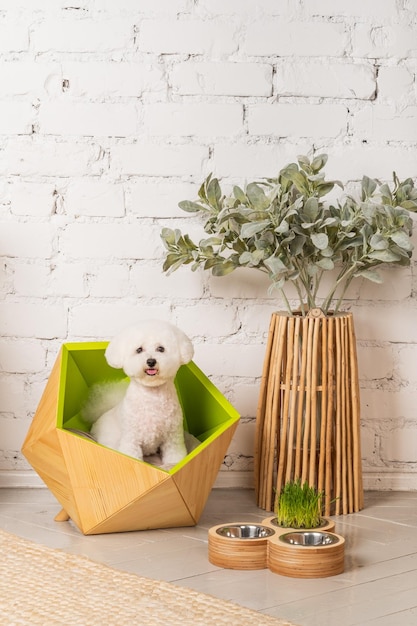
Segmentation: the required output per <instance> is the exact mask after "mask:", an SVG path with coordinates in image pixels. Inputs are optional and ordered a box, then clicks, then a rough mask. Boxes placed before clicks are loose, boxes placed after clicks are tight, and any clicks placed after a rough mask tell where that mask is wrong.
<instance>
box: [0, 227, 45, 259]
mask: <svg viewBox="0 0 417 626" xmlns="http://www.w3.org/2000/svg"><path fill="white" fill-rule="evenodd" d="M53 237H54V231H53V228H52V226H51V225H50V224H38V223H24V222H3V223H2V224H1V234H0V238H1V253H2V255H3V256H10V257H19V258H41V259H46V258H49V257H50V256H51V254H52V241H53Z"/></svg>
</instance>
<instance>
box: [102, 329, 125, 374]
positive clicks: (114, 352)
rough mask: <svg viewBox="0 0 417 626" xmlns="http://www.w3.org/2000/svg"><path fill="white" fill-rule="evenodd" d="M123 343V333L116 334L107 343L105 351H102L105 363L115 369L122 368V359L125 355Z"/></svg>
mask: <svg viewBox="0 0 417 626" xmlns="http://www.w3.org/2000/svg"><path fill="white" fill-rule="evenodd" d="M125 344H126V340H125V337H124V335H123V333H121V334H120V335H117V336H116V337H114V338H113V339H112V340H111V341H110V343H109V345H108V346H107V348H106V352H105V353H104V356H105V357H106V360H107V363H108V364H109V365H110V367H114V368H116V369H122V368H123V361H124V357H125Z"/></svg>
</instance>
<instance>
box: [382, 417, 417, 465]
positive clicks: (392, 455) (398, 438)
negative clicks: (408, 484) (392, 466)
mask: <svg viewBox="0 0 417 626" xmlns="http://www.w3.org/2000/svg"><path fill="white" fill-rule="evenodd" d="M381 447H382V457H383V458H384V459H385V461H387V462H388V463H415V462H416V450H417V428H416V425H415V424H409V423H408V424H403V423H402V422H399V423H398V424H397V425H396V424H395V423H394V424H393V425H392V426H391V428H390V429H389V431H388V432H386V433H383V435H382V436H381Z"/></svg>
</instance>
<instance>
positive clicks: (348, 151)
mask: <svg viewBox="0 0 417 626" xmlns="http://www.w3.org/2000/svg"><path fill="white" fill-rule="evenodd" d="M393 171H395V172H397V174H398V176H399V178H400V179H404V178H408V177H410V176H411V177H415V176H416V175H417V153H416V150H415V149H414V148H413V147H412V146H410V147H405V146H401V147H395V146H392V145H386V144H383V145H381V146H372V145H364V144H353V145H352V144H351V145H344V146H335V147H334V148H332V150H331V151H329V161H328V164H327V165H326V172H327V175H328V177H329V178H330V179H332V178H333V179H337V180H340V179H341V178H342V179H343V181H345V182H346V181H348V180H362V176H363V175H364V174H366V175H367V176H370V177H371V178H378V179H379V180H386V181H390V182H391V181H392V172H393Z"/></svg>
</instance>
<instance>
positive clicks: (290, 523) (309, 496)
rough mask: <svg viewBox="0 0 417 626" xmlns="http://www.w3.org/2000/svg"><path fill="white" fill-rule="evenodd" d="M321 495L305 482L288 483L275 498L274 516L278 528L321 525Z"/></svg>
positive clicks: (316, 526)
mask: <svg viewBox="0 0 417 626" xmlns="http://www.w3.org/2000/svg"><path fill="white" fill-rule="evenodd" d="M323 495H324V494H323V493H322V492H320V491H317V489H315V487H310V486H309V484H308V483H307V482H305V483H304V484H303V485H302V484H301V481H300V480H297V481H294V482H288V483H286V484H285V485H284V487H283V489H282V491H281V493H280V494H279V496H278V497H277V500H276V504H275V514H276V520H277V524H278V526H284V527H285V528H318V527H319V526H320V524H321V520H322V517H321V511H322V504H321V503H322V498H323Z"/></svg>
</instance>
